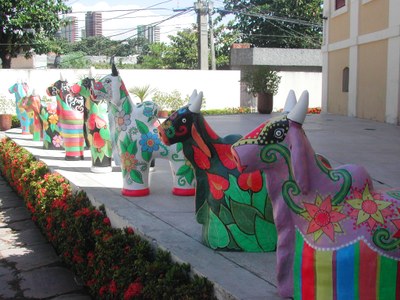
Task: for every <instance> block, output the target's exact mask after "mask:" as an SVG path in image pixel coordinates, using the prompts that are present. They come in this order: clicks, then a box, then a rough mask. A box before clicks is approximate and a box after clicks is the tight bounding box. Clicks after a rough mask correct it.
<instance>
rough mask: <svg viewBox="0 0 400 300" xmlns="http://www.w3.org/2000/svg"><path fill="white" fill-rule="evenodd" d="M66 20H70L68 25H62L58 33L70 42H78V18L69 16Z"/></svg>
mask: <svg viewBox="0 0 400 300" xmlns="http://www.w3.org/2000/svg"><path fill="white" fill-rule="evenodd" d="M65 20H66V21H68V25H66V26H64V27H62V28H61V29H60V31H59V32H58V34H57V35H58V36H59V37H61V38H64V39H66V40H67V41H68V42H70V43H73V42H76V41H77V40H78V19H77V18H76V17H67V18H65Z"/></svg>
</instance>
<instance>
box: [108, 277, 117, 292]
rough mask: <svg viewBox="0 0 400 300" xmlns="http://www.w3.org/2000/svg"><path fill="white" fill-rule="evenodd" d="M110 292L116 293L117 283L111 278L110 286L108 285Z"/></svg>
mask: <svg viewBox="0 0 400 300" xmlns="http://www.w3.org/2000/svg"><path fill="white" fill-rule="evenodd" d="M108 289H109V291H110V293H111V294H113V295H115V294H116V293H117V284H116V283H115V281H114V280H111V283H110V286H109V287H108Z"/></svg>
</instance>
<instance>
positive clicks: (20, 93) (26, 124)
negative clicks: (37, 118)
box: [8, 81, 32, 134]
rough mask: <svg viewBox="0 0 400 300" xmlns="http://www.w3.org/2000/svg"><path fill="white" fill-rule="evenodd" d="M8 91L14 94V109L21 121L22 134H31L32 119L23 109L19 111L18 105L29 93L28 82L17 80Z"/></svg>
mask: <svg viewBox="0 0 400 300" xmlns="http://www.w3.org/2000/svg"><path fill="white" fill-rule="evenodd" d="M8 91H9V92H10V93H11V94H14V96H15V109H16V114H17V117H18V120H19V121H20V123H21V129H22V134H31V130H32V128H31V126H32V119H31V118H30V117H29V115H28V113H27V112H26V111H25V110H23V111H21V109H20V105H19V103H20V101H21V100H22V99H23V98H25V97H27V96H28V94H29V86H28V84H27V83H26V82H24V81H18V82H16V83H15V84H13V85H12V86H11V87H10V88H9V89H8Z"/></svg>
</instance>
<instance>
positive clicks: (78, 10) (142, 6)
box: [66, 0, 223, 43]
mask: <svg viewBox="0 0 400 300" xmlns="http://www.w3.org/2000/svg"><path fill="white" fill-rule="evenodd" d="M194 2H197V1H196V0H133V1H132V0H69V1H67V2H66V3H67V5H68V6H70V7H72V14H71V15H72V16H76V17H77V18H78V24H79V31H80V30H81V29H84V27H85V13H86V12H87V11H101V12H102V18H103V35H104V36H106V37H109V38H110V39H112V40H123V39H126V38H131V37H132V38H134V37H136V27H137V26H138V25H151V24H154V23H155V22H160V21H164V20H166V19H167V18H169V17H171V16H173V15H175V14H177V13H179V12H177V11H176V12H174V11H173V10H174V9H185V8H193V7H194ZM222 5H223V1H222V0H221V1H214V7H222ZM118 10H120V11H118ZM127 10H138V11H127ZM193 23H196V13H195V12H194V10H191V11H190V12H187V13H185V14H183V15H182V16H179V17H175V18H172V19H171V20H167V21H164V22H162V23H161V24H159V25H158V26H159V27H160V32H161V41H162V42H167V43H168V41H169V39H168V35H174V34H176V32H177V31H179V30H182V29H184V28H189V27H191V24H193ZM79 36H80V35H79Z"/></svg>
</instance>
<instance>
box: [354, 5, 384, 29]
mask: <svg viewBox="0 0 400 300" xmlns="http://www.w3.org/2000/svg"><path fill="white" fill-rule="evenodd" d="M388 25H389V0H373V1H370V2H368V3H365V4H361V5H360V15H359V32H358V33H359V35H363V34H367V33H371V32H376V31H380V30H383V29H385V28H387V27H388Z"/></svg>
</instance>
